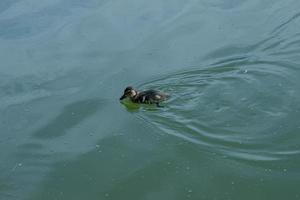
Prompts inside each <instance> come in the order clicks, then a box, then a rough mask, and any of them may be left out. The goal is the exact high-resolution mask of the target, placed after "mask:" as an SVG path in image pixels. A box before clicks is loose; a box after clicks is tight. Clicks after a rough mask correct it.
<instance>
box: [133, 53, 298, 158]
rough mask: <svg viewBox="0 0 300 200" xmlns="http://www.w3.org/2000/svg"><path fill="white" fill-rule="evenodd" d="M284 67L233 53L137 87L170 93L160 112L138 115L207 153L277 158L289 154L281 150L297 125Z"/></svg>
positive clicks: (289, 75) (293, 78) (291, 81)
mask: <svg viewBox="0 0 300 200" xmlns="http://www.w3.org/2000/svg"><path fill="white" fill-rule="evenodd" d="M286 66H287V65H281V63H275V64H274V63H273V62H272V61H263V60H256V61H253V60H252V59H249V58H247V57H244V58H241V57H237V58H236V59H234V58H230V59H224V60H223V62H222V61H218V62H217V63H215V64H214V65H211V66H208V67H207V68H200V67H199V68H200V69H192V70H187V71H183V72H179V73H175V74H171V75H167V76H165V77H161V78H159V79H157V80H154V81H150V82H147V83H145V84H142V85H141V87H143V88H157V89H160V90H163V91H166V92H168V93H171V94H172V99H171V100H170V102H169V103H168V104H167V105H166V107H165V108H164V109H163V110H162V111H161V112H142V113H139V114H138V115H139V117H141V118H143V119H145V120H146V121H148V123H152V124H153V125H154V126H156V127H157V128H159V129H160V130H161V131H163V132H164V133H167V134H170V135H173V136H175V137H178V138H181V139H182V140H185V141H188V142H191V143H194V144H197V145H199V146H201V147H203V148H204V149H206V150H208V151H215V152H218V153H222V154H226V156H230V157H232V158H239V159H243V160H254V161H268V160H269V161H270V160H280V159H283V158H284V157H285V156H291V155H289V154H282V153H279V152H280V148H282V145H283V144H282V140H286V138H288V137H289V135H288V134H286V133H287V132H288V131H290V130H291V129H292V130H293V129H294V128H295V125H294V124H293V123H292V122H291V123H290V122H289V116H290V114H291V113H292V112H293V109H294V108H295V106H296V105H297V102H296V100H295V99H296V96H295V95H296V94H295V93H293V92H291V91H295V90H296V88H295V83H296V81H297V77H296V76H295V75H294V74H293V73H292V72H293V68H287V67H286ZM279 144H280V145H279ZM287 151H288V150H287ZM287 151H286V150H285V151H283V152H287Z"/></svg>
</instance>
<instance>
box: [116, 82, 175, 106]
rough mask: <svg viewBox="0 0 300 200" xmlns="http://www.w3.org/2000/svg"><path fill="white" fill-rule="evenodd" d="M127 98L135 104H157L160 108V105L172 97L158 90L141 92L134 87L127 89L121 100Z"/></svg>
mask: <svg viewBox="0 0 300 200" xmlns="http://www.w3.org/2000/svg"><path fill="white" fill-rule="evenodd" d="M127 97H128V98H129V99H130V100H131V101H132V102H134V103H140V104H156V105H157V106H160V105H159V103H161V102H163V101H166V100H167V99H168V98H169V97H170V96H169V95H168V94H165V93H163V92H160V91H157V90H145V91H141V92H139V91H137V90H135V89H133V88H132V87H127V88H126V89H125V90H124V94H123V96H122V97H121V98H120V100H123V99H125V98H127Z"/></svg>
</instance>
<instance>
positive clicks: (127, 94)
mask: <svg viewBox="0 0 300 200" xmlns="http://www.w3.org/2000/svg"><path fill="white" fill-rule="evenodd" d="M137 93H138V92H137V91H136V90H135V89H133V88H132V87H131V86H129V87H127V88H125V90H124V94H123V95H122V96H121V97H120V100H123V99H125V98H126V97H130V98H132V97H134V96H136V95H137Z"/></svg>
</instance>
